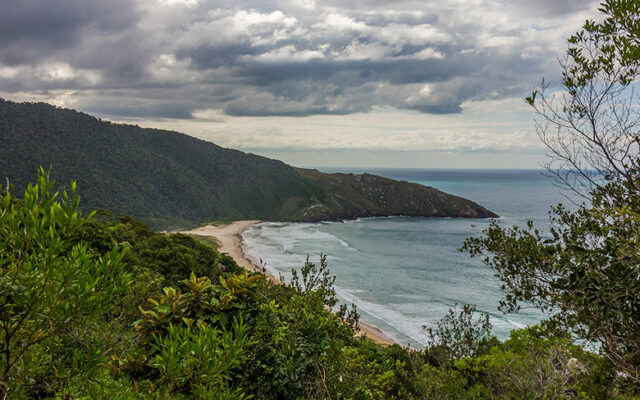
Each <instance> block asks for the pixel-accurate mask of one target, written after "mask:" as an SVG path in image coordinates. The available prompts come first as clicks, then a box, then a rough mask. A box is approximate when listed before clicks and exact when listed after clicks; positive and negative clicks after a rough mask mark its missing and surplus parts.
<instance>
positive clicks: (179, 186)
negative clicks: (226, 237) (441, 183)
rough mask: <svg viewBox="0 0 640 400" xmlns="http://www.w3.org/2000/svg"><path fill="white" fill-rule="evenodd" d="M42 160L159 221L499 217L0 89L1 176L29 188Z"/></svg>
mask: <svg viewBox="0 0 640 400" xmlns="http://www.w3.org/2000/svg"><path fill="white" fill-rule="evenodd" d="M41 165H42V166H44V167H45V168H46V167H48V166H52V168H53V169H52V175H53V177H54V178H55V179H56V180H57V182H58V183H63V184H66V183H68V182H69V181H70V180H76V181H77V182H78V186H79V187H81V189H82V193H83V198H82V201H83V205H84V207H85V208H90V209H95V208H106V209H109V210H113V211H114V212H115V213H119V214H129V215H132V216H134V217H137V218H140V219H142V220H144V221H145V222H147V223H149V224H150V225H152V226H153V227H155V228H160V227H162V228H166V227H171V226H192V225H193V224H197V223H202V222H208V221H212V220H216V219H217V220H220V219H226V220H232V219H262V220H272V221H285V220H286V221H308V222H312V221H313V222H315V221H322V220H332V221H335V220H345V219H354V218H358V217H372V216H387V215H410V216H425V217H469V218H484V217H496V215H495V214H494V213H492V212H491V211H489V210H487V209H486V208H484V207H482V206H480V205H478V204H476V203H474V202H472V201H470V200H467V199H463V198H460V197H457V196H453V195H449V194H446V193H444V192H441V191H439V190H437V189H435V188H430V187H426V186H422V185H419V184H415V183H409V182H401V181H394V180H391V179H388V178H382V177H378V176H375V175H370V174H362V175H354V174H325V173H322V172H320V171H317V170H309V169H302V168H295V167H292V166H289V165H287V164H285V163H283V162H282V161H279V160H273V159H269V158H266V157H262V156H258V155H255V154H251V153H244V152H241V151H239V150H234V149H227V148H224V147H221V146H218V145H216V144H214V143H211V142H207V141H204V140H201V139H197V138H194V137H191V136H188V135H185V134H183V133H179V132H173V131H166V130H160V129H153V128H140V127H138V126H136V125H129V124H117V123H112V122H109V121H105V120H102V119H99V118H96V117H93V116H91V115H89V114H85V113H82V112H78V111H75V110H71V109H64V108H59V107H56V106H52V105H49V104H46V103H15V102H11V101H7V100H2V99H0V178H3V180H4V179H5V178H6V179H9V181H10V182H11V183H12V184H14V186H15V188H16V189H18V190H22V189H23V188H24V187H25V186H26V185H27V183H28V182H30V181H32V179H33V177H34V176H35V173H36V170H37V168H38V167H39V166H41Z"/></svg>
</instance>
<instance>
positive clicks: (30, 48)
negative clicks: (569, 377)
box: [0, 0, 597, 119]
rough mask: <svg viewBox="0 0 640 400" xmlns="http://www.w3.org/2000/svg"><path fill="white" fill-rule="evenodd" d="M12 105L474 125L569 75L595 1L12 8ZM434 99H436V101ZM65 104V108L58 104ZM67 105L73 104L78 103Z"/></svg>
mask: <svg viewBox="0 0 640 400" xmlns="http://www.w3.org/2000/svg"><path fill="white" fill-rule="evenodd" d="M0 3H2V4H1V5H0V8H1V9H2V13H1V14H0V91H1V92H3V93H9V94H11V93H15V94H16V95H17V94H21V96H22V95H24V93H29V92H31V93H33V94H34V97H36V95H37V96H40V97H38V98H41V97H42V96H44V95H43V93H44V91H49V92H50V93H60V92H64V93H67V95H66V96H70V97H71V98H72V99H74V100H73V103H74V104H75V105H76V106H77V107H79V108H81V109H83V110H86V111H92V112H95V113H98V114H100V115H109V116H114V117H118V116H120V117H123V118H131V117H138V118H145V117H147V118H158V117H160V116H165V117H169V116H171V117H173V118H186V119H189V118H192V117H193V113H194V112H195V111H197V110H200V109H203V108H206V109H216V110H221V111H222V112H224V113H227V114H228V115H233V116H270V115H272V116H278V115H280V116H308V115H317V114H322V115H345V114H352V113H361V112H368V111H371V110H376V109H379V108H380V107H390V108H396V109H406V110H416V111H419V112H421V113H426V114H450V113H454V114H455V113H461V112H462V110H463V104H464V103H465V102H468V101H482V100H487V99H488V100H492V99H502V98H507V97H510V96H511V97H513V96H521V95H522V93H526V92H527V90H528V89H529V87H530V86H531V85H532V84H533V83H535V82H537V81H538V79H539V78H540V77H542V76H553V75H554V74H557V71H556V68H557V66H556V62H555V53H556V52H557V51H558V50H561V49H562V48H563V46H564V44H563V38H564V37H565V36H566V35H567V34H568V33H570V32H572V31H574V30H576V29H577V28H578V27H579V26H580V24H581V22H582V20H583V19H584V18H585V17H587V16H589V15H594V6H595V5H596V4H597V3H596V2H593V1H587V2H585V1H578V0H575V1H574V0H571V1H566V2H556V1H551V0H542V2H540V1H536V2H534V1H533V0H517V1H514V2H508V1H506V0H501V1H493V0H492V1H489V0H477V1H474V2H468V1H463V0H452V1H449V2H438V1H426V2H423V1H413V0H398V1H394V2H391V3H389V2H388V1H382V0H348V1H337V0H268V1H257V0H238V1H235V0H234V1H230V0H140V1H138V2H132V1H129V0H60V1H56V2H43V1H38V0H21V1H8V0H0ZM425 87H428V88H429V90H428V91H426V90H425V89H424V88H425ZM52 96H53V95H52ZM65 98H67V97H65Z"/></svg>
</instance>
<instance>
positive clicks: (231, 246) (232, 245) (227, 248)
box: [180, 220, 394, 345]
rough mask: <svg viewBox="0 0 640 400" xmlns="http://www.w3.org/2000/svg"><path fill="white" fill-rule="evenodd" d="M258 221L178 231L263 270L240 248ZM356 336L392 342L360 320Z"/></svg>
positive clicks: (249, 265) (268, 275)
mask: <svg viewBox="0 0 640 400" xmlns="http://www.w3.org/2000/svg"><path fill="white" fill-rule="evenodd" d="M260 222H262V221H257V220H251V221H235V222H232V223H230V224H227V225H218V226H216V225H206V226H202V227H200V228H196V229H192V230H190V231H183V232H180V233H184V234H187V235H199V236H208V237H211V238H213V239H215V240H216V241H217V242H218V243H219V244H220V247H219V248H218V251H220V253H227V254H228V255H230V256H231V257H232V258H233V259H234V260H235V262H236V263H237V264H238V265H239V266H241V267H243V268H246V269H248V270H249V271H256V272H263V270H262V266H261V265H260V262H259V261H258V260H254V259H252V258H251V257H248V256H247V255H246V254H245V253H244V251H243V250H242V236H241V234H242V232H244V231H245V230H247V229H249V228H250V227H252V226H253V225H255V224H258V223H260ZM265 274H266V275H267V277H268V278H269V279H270V280H271V281H273V282H275V283H278V284H279V283H281V282H280V281H279V280H278V279H276V278H275V277H274V276H272V275H270V274H268V273H265ZM358 336H366V337H368V338H369V339H372V340H373V341H374V342H376V343H380V344H385V345H391V344H394V342H393V341H392V340H391V339H389V338H387V337H386V336H385V335H384V333H383V332H382V331H381V330H380V329H378V328H376V327H374V326H371V325H367V324H365V323H363V322H360V332H358Z"/></svg>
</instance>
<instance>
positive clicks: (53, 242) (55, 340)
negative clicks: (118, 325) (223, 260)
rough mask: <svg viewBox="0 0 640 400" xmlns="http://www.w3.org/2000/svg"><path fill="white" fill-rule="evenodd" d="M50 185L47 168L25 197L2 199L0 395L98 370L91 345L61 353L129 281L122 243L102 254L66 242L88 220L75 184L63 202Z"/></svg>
mask: <svg viewBox="0 0 640 400" xmlns="http://www.w3.org/2000/svg"><path fill="white" fill-rule="evenodd" d="M52 187H53V182H52V181H51V180H50V179H49V174H48V173H46V172H44V171H43V170H42V169H41V170H40V172H39V174H38V179H37V183H36V184H35V185H29V186H28V187H27V190H26V191H25V194H24V199H23V200H20V201H16V200H14V198H13V196H12V195H11V193H4V194H3V195H2V198H0V207H1V208H0V343H1V345H0V395H1V396H6V395H7V394H8V393H10V392H12V391H14V390H17V388H22V390H26V391H30V390H38V391H41V390H42V391H45V392H47V391H49V390H52V389H54V388H55V386H56V385H57V384H58V382H63V381H65V380H66V379H69V377H72V376H74V375H75V374H78V373H80V372H81V370H82V369H89V368H91V367H92V366H93V367H95V366H96V365H97V363H98V362H99V360H100V347H99V346H98V345H97V344H96V343H88V344H87V347H86V348H85V349H83V350H85V351H84V353H83V352H82V351H81V350H80V349H73V350H72V351H62V350H64V347H65V346H66V345H69V344H73V342H74V341H73V340H72V337H71V336H72V329H73V328H74V327H75V326H78V325H79V324H80V323H81V322H83V321H87V320H91V319H94V318H96V317H97V316H98V315H99V314H100V313H101V312H103V311H104V309H105V307H106V306H107V304H108V302H109V299H110V298H111V297H113V296H118V295H119V294H120V293H121V292H122V290H123V287H124V286H125V285H126V284H127V283H128V280H129V276H128V275H127V274H125V273H123V271H122V269H123V266H122V263H121V260H122V256H123V250H122V249H120V248H119V247H118V246H114V247H113V248H111V249H110V250H109V251H108V252H107V253H105V254H104V255H101V256H96V255H95V254H93V253H92V252H90V251H89V250H88V248H87V246H86V245H83V244H73V243H71V242H69V241H68V240H67V238H68V237H69V236H72V235H74V233H75V232H76V230H77V229H78V227H79V226H81V225H82V223H83V222H84V221H85V218H83V217H82V216H81V214H80V213H79V211H78V204H79V199H78V197H77V196H76V194H75V183H72V184H71V193H70V194H67V193H66V192H65V193H63V195H62V196H61V198H60V199H59V193H58V192H53V191H52ZM89 217H90V216H89ZM34 372H35V374H34ZM28 387H31V388H28Z"/></svg>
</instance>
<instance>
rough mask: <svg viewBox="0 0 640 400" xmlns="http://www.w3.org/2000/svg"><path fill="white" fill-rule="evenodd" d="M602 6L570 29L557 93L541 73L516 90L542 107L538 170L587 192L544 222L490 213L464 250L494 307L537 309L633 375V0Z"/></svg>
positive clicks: (636, 228) (637, 256) (639, 117)
mask: <svg viewBox="0 0 640 400" xmlns="http://www.w3.org/2000/svg"><path fill="white" fill-rule="evenodd" d="M600 10H601V11H602V12H603V13H604V15H605V18H604V20H603V21H602V22H594V21H587V22H586V23H585V25H584V27H583V29H582V30H581V31H580V32H578V33H576V34H575V35H573V36H572V37H571V38H570V39H569V40H568V42H569V48H568V50H567V54H566V57H565V58H564V59H563V60H562V61H561V65H562V67H563V75H562V88H563V91H564V92H563V93H562V94H560V95H556V96H555V97H554V96H553V95H547V92H548V89H549V86H548V85H546V84H545V83H543V86H542V88H541V89H540V90H538V91H534V92H533V94H532V96H531V97H528V98H527V99H526V100H527V101H528V102H529V103H530V104H531V105H532V106H533V108H534V109H535V110H536V112H537V113H538V115H539V116H540V117H541V119H540V120H539V121H538V123H537V128H538V134H539V136H540V138H541V139H542V141H543V143H545V144H546V145H547V147H548V148H549V150H550V161H549V163H548V164H547V165H546V167H547V170H548V171H550V172H551V173H552V174H553V175H554V176H555V177H556V178H557V179H558V180H559V182H560V183H561V184H563V185H564V186H565V187H568V188H569V189H571V190H573V191H575V192H576V193H579V194H580V195H582V196H584V198H585V200H587V202H586V203H583V204H582V205H581V206H580V207H579V208H578V210H577V211H568V210H567V209H565V208H563V207H562V206H557V207H555V208H553V209H552V212H551V230H550V232H541V231H539V230H537V229H535V227H534V226H533V224H532V223H528V225H527V226H526V227H510V228H506V229H505V228H503V227H501V226H499V224H498V223H497V222H496V221H494V222H492V224H491V225H490V227H489V228H488V229H487V230H486V231H485V236H483V237H479V238H469V239H467V241H466V242H465V244H464V246H463V249H465V250H466V251H468V252H469V253H470V254H471V255H473V256H477V255H484V256H485V259H484V261H485V262H486V263H487V264H489V265H490V266H491V267H492V268H493V269H494V271H495V273H496V276H497V277H498V278H499V279H500V280H501V282H502V285H501V288H502V290H503V291H504V293H505V297H504V299H503V301H501V304H500V308H501V309H502V310H504V311H517V310H518V309H519V308H520V306H521V304H528V305H532V306H534V307H537V308H539V309H541V310H543V311H544V312H546V313H548V314H549V315H550V316H551V317H550V319H549V322H552V323H554V324H555V325H556V326H558V327H561V328H564V329H568V330H570V331H571V332H573V333H574V334H576V335H577V336H578V337H580V338H582V339H585V340H589V341H592V342H595V343H597V345H598V347H599V348H600V350H601V351H602V352H603V354H604V355H606V356H607V358H608V359H609V360H610V361H611V362H612V363H613V364H614V366H615V368H616V369H617V370H618V371H619V372H621V373H622V375H623V376H624V377H626V378H627V379H628V380H630V381H632V382H635V383H636V384H640V191H639V189H640V162H639V158H638V154H639V151H640V147H639V144H640V132H638V127H640V114H639V112H640V110H639V108H638V102H637V97H636V95H635V93H634V86H635V85H636V84H637V83H636V80H637V78H638V73H639V71H640V69H639V68H638V67H639V66H640V18H639V17H640V2H638V1H637V0H636V1H633V0H606V1H604V2H603V3H602V5H601V8H600Z"/></svg>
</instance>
